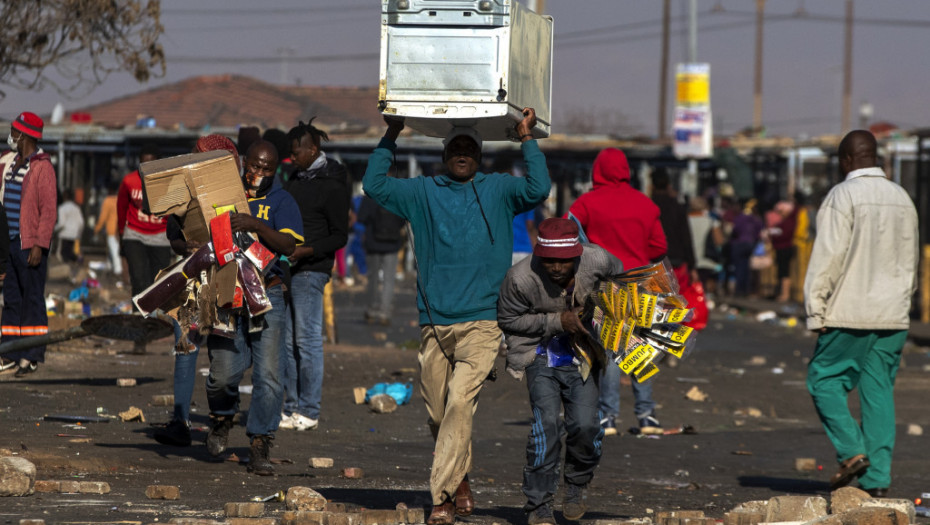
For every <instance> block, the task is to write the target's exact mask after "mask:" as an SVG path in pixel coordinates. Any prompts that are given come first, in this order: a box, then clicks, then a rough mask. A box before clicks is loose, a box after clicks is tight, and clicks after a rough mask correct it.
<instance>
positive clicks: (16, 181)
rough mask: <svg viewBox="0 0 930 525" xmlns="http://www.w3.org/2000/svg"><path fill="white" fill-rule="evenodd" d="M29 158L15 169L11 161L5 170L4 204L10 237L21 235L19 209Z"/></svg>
mask: <svg viewBox="0 0 930 525" xmlns="http://www.w3.org/2000/svg"><path fill="white" fill-rule="evenodd" d="M31 158H32V157H31V156H30V158H29V159H26V162H24V163H23V165H22V166H20V167H19V169H18V170H14V169H13V163H12V162H11V163H10V164H9V165H8V166H7V169H6V170H4V172H3V206H4V208H6V221H7V224H9V227H10V239H13V238H15V237H16V236H17V235H19V211H20V207H21V205H22V198H23V181H24V180H25V178H26V174H27V173H28V172H29V160H30V159H31Z"/></svg>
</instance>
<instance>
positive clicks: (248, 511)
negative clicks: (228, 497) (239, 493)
mask: <svg viewBox="0 0 930 525" xmlns="http://www.w3.org/2000/svg"><path fill="white" fill-rule="evenodd" d="M223 510H224V511H226V517H227V518H260V517H261V516H262V514H264V513H265V504H264V503H262V502H261V501H246V502H231V503H227V504H226V505H224V506H223Z"/></svg>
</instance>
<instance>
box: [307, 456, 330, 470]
mask: <svg viewBox="0 0 930 525" xmlns="http://www.w3.org/2000/svg"><path fill="white" fill-rule="evenodd" d="M334 464H335V463H334V462H333V458H310V467H311V468H333V465H334Z"/></svg>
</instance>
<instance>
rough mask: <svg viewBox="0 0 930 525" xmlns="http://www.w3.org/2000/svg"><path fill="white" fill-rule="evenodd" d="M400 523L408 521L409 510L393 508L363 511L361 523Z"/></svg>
mask: <svg viewBox="0 0 930 525" xmlns="http://www.w3.org/2000/svg"><path fill="white" fill-rule="evenodd" d="M398 523H407V511H403V510H397V509H393V510H366V511H363V512H362V522H361V525H397V524H398Z"/></svg>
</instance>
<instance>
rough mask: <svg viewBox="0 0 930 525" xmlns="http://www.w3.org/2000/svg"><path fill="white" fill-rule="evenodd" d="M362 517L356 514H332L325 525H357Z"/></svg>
mask: <svg viewBox="0 0 930 525" xmlns="http://www.w3.org/2000/svg"><path fill="white" fill-rule="evenodd" d="M361 522H362V515H361V513H358V512H334V513H332V514H330V516H329V523H328V524H327V525H359V524H360V523H361Z"/></svg>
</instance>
